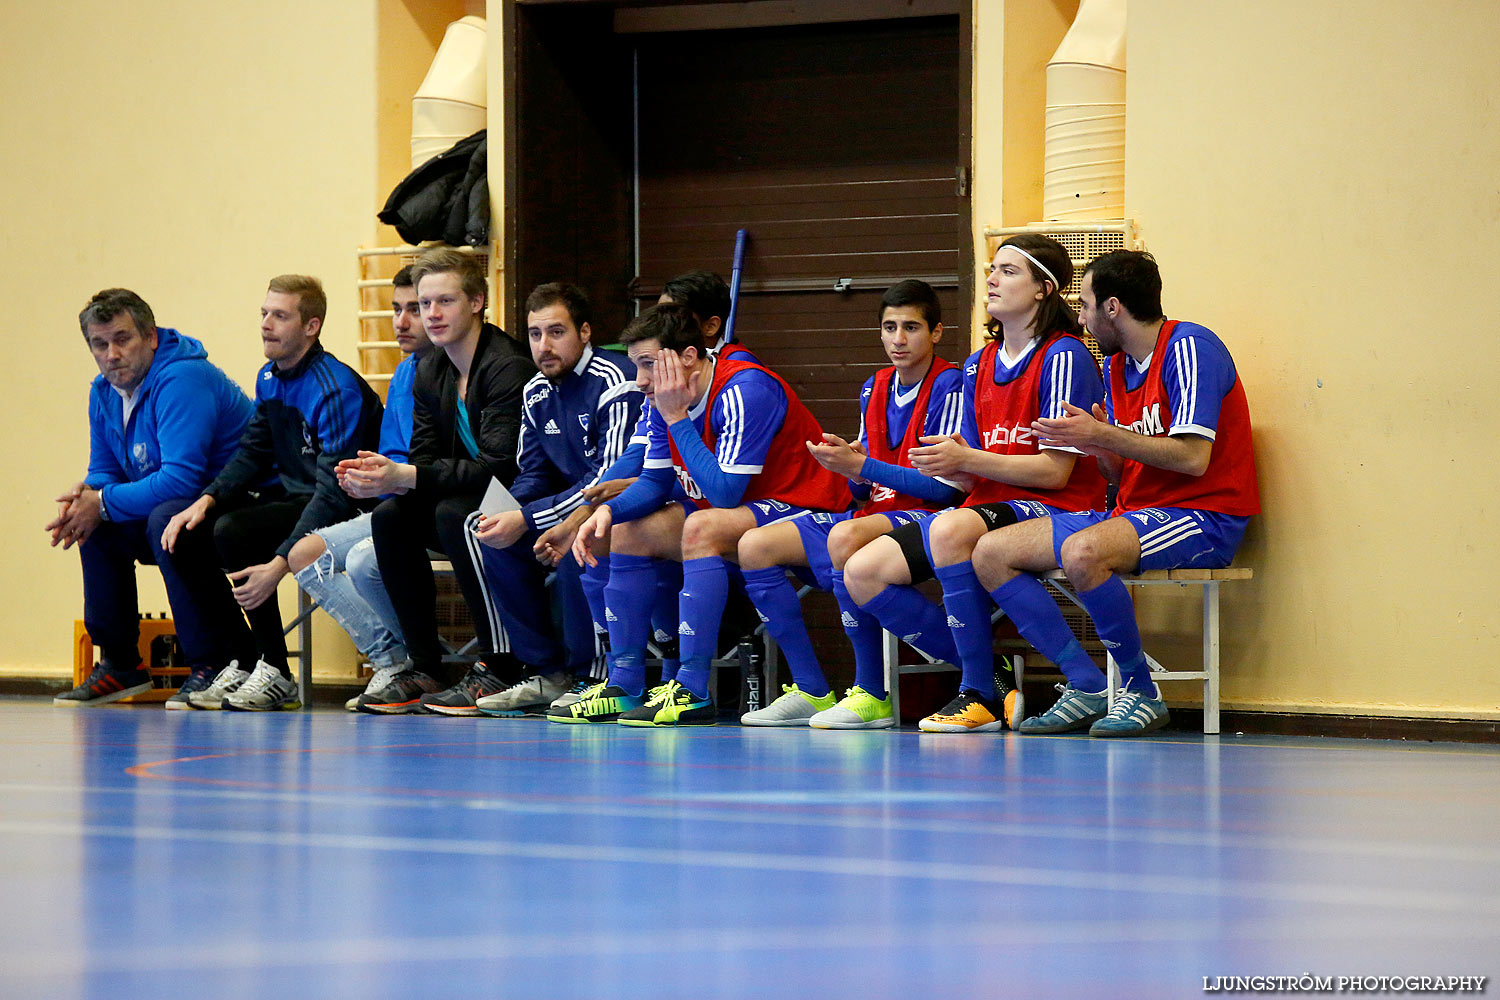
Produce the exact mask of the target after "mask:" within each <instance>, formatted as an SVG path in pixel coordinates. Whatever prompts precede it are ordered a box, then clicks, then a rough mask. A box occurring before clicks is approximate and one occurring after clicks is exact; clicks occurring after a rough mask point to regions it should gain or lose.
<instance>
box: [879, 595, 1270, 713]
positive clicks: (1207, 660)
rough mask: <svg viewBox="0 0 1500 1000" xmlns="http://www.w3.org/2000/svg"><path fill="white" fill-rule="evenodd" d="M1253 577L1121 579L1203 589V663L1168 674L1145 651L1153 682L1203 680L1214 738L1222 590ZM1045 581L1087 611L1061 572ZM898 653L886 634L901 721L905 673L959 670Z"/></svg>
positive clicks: (888, 680)
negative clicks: (903, 661) (904, 661)
mask: <svg viewBox="0 0 1500 1000" xmlns="http://www.w3.org/2000/svg"><path fill="white" fill-rule="evenodd" d="M1254 575H1255V573H1254V571H1253V570H1252V569H1250V568H1249V567H1247V566H1229V567H1226V568H1224V569H1159V570H1147V571H1146V572H1145V573H1139V574H1136V575H1134V576H1122V577H1120V579H1121V580H1122V581H1123V582H1124V584H1125V585H1126V586H1127V587H1180V588H1188V587H1199V588H1201V589H1202V592H1203V659H1202V663H1201V665H1200V666H1199V668H1198V669H1197V670H1169V669H1167V668H1166V667H1165V666H1163V665H1162V664H1161V662H1160V661H1158V660H1157V659H1156V658H1155V657H1154V656H1152V655H1151V653H1150V651H1149V650H1148V651H1146V662H1147V664H1148V665H1149V666H1150V667H1151V677H1152V679H1153V680H1156V681H1202V682H1203V732H1204V733H1205V734H1214V733H1217V732H1218V731H1219V586H1220V584H1223V583H1228V582H1231V581H1235V580H1249V579H1253V578H1254ZM1042 579H1043V580H1044V581H1045V582H1046V583H1047V584H1048V585H1050V586H1051V587H1052V588H1053V589H1055V590H1056V591H1057V592H1058V593H1059V594H1062V595H1063V597H1065V598H1067V599H1068V600H1069V601H1071V602H1072V603H1073V604H1075V605H1077V606H1078V607H1079V608H1082V607H1083V604H1082V603H1081V602H1080V601H1079V600H1078V595H1077V594H1076V593H1075V592H1074V591H1073V589H1072V586H1071V585H1070V584H1069V583H1068V579H1067V577H1066V576H1064V575H1063V572H1062V570H1053V571H1051V572H1050V573H1046V574H1044V575H1043V576H1042ZM1003 615H1004V612H1002V611H1000V610H999V609H998V608H997V609H996V610H995V613H994V615H993V616H992V619H991V620H992V621H997V620H999V619H1000V618H1001V617H1003ZM899 650H900V640H898V639H897V638H896V636H894V635H892V634H891V633H890V632H886V633H885V636H884V654H885V684H886V690H888V691H890V693H891V708H892V710H893V711H894V712H895V713H896V718H897V719H898V720H899V719H900V718H901V714H900V712H901V707H900V694H899V687H900V685H899V675H900V674H901V673H921V672H924V671H932V670H954V669H957V668H956V667H955V666H954V665H953V664H948V663H938V662H927V663H919V664H915V665H904V666H901V665H898V660H897V655H898V653H899ZM1106 657H1107V660H1108V666H1107V669H1106V670H1105V674H1106V675H1107V676H1108V678H1109V701H1110V704H1111V705H1113V704H1114V700H1115V695H1116V693H1117V692H1118V690H1119V684H1120V671H1119V667H1118V666H1116V664H1115V659H1114V656H1113V655H1110V654H1109V653H1108V651H1107V650H1106ZM1014 660H1015V664H1016V681H1017V683H1020V682H1021V681H1022V680H1023V679H1024V678H1025V661H1024V658H1023V657H1020V656H1017V657H1015V658H1014Z"/></svg>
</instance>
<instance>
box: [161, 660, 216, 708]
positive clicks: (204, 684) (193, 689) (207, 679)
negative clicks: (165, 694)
mask: <svg viewBox="0 0 1500 1000" xmlns="http://www.w3.org/2000/svg"><path fill="white" fill-rule="evenodd" d="M221 669H222V668H221V667H198V668H197V669H195V670H194V671H193V672H192V673H190V674H188V679H187V680H185V681H183V682H182V687H180V688H178V689H177V693H176V694H174V695H172V697H170V698H168V699H167V703H166V709H167V711H169V712H173V711H176V712H183V711H186V712H191V711H192V710H193V703H192V702H191V701H189V700H188V699H189V698H191V697H192V696H193V695H195V694H197V693H198V692H199V691H207V690H208V686H209V685H210V684H212V683H213V682H214V678H216V677H218V676H219V671H220V670H221Z"/></svg>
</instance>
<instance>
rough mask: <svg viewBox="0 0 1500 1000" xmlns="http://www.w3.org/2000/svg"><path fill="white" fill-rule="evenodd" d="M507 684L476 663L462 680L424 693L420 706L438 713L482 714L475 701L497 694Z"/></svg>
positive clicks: (482, 665) (481, 664)
mask: <svg viewBox="0 0 1500 1000" xmlns="http://www.w3.org/2000/svg"><path fill="white" fill-rule="evenodd" d="M507 687H509V685H508V684H506V683H505V682H504V681H502V680H501V679H500V678H498V677H496V676H495V675H494V674H492V673H490V671H489V669H488V668H486V667H485V665H484V664H483V663H476V664H474V665H473V666H472V667H470V668H469V672H468V673H466V674H464V676H463V680H461V681H459V682H458V683H457V684H455V685H453V686H452V687H451V688H449V689H448V690H446V691H439V692H437V693H436V694H424V695H423V696H422V707H423V708H425V709H427V711H429V712H436V713H437V714H439V715H483V714H484V713H483V712H481V711H480V710H479V706H478V705H477V704H476V702H478V701H479V699H480V698H483V697H485V696H487V695H492V694H499V693H500V692H501V691H504V690H505V689H506V688H507Z"/></svg>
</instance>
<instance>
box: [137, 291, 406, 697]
mask: <svg viewBox="0 0 1500 1000" xmlns="http://www.w3.org/2000/svg"><path fill="white" fill-rule="evenodd" d="M327 311H328V298H327V295H326V294H325V293H324V291H323V285H322V283H321V282H319V281H318V279H317V278H313V277H309V276H307V275H302V274H283V275H280V276H278V277H275V278H272V279H271V282H270V285H269V287H268V288H267V290H266V298H265V302H264V303H263V304H262V305H261V310H260V317H261V319H260V337H261V344H262V347H263V348H264V350H265V355H266V358H267V359H268V360H267V361H266V364H265V366H264V367H263V368H261V370H260V372H259V374H258V375H257V377H256V380H255V415H254V417H253V418H251V420H250V425H249V427H247V428H246V430H245V434H244V437H242V438H241V439H240V444H239V448H238V449H237V450H236V451H235V453H234V457H233V458H231V459H230V460H229V462H228V464H227V465H225V467H224V471H222V472H221V473H219V475H218V476H217V477H216V478H215V479H214V481H213V482H211V483H209V484H208V487H207V488H206V489H205V490H204V491H203V495H202V496H200V497H199V498H198V499H197V500H195V501H194V502H193V504H192V505H191V506H190V507H188V508H187V509H186V510H184V511H182V512H181V513H180V514H178V515H177V516H176V517H174V518H172V520H171V521H169V522H168V523H167V526H166V528H165V530H163V532H162V545H163V546H164V547H165V548H166V549H167V550H168V551H169V552H172V553H173V554H174V555H175V556H176V558H177V560H178V561H179V563H180V562H181V561H182V560H185V559H190V560H194V561H195V562H197V563H198V564H200V565H202V564H205V563H207V562H210V561H212V562H216V563H217V564H218V565H221V566H222V567H223V568H224V569H226V570H228V571H229V576H230V579H231V580H232V581H234V583H235V587H234V597H235V600H236V601H238V602H239V605H240V607H241V608H243V609H244V611H245V617H246V618H248V619H249V621H250V633H251V634H252V635H253V637H254V645H253V647H252V648H251V649H250V650H248V651H246V652H245V653H244V654H242V657H243V658H240V660H239V662H240V663H249V662H251V660H250V656H251V655H253V656H254V657H255V660H254V663H255V667H254V669H253V670H246V669H245V668H244V667H242V666H238V665H237V666H236V667H234V668H233V669H228V668H226V669H225V670H223V671H221V672H220V673H219V676H218V677H217V678H215V680H214V682H213V683H212V684H210V685H209V686H208V687H207V688H205V689H204V690H202V691H199V692H197V693H195V694H193V695H191V696H189V698H188V701H189V703H190V704H191V705H192V706H193V707H194V708H203V709H217V708H226V709H232V710H235V711H247V712H266V711H278V710H287V709H296V708H300V707H302V701H301V698H300V697H299V694H298V691H297V684H296V682H295V681H293V680H292V672H291V668H290V667H289V666H288V665H287V650H286V637H285V635H284V633H283V632H282V625H281V608H280V606H279V602H278V601H277V598H276V587H277V585H278V584H279V583H280V582H281V578H282V577H284V576H286V574H287V573H288V572H289V571H290V567H289V564H288V562H287V555H288V553H290V552H291V550H292V546H293V545H295V544H296V543H297V541H298V540H299V539H300V538H302V536H304V535H306V534H307V533H308V532H309V531H312V530H313V529H315V528H321V527H324V526H325V525H329V524H337V523H338V522H340V521H345V520H348V519H349V518H351V517H353V516H354V515H356V514H358V513H359V508H358V507H357V506H356V505H355V504H353V503H351V502H350V500H349V497H348V496H346V495H345V494H344V492H343V490H341V489H339V485H338V480H337V478H336V474H335V470H336V468H337V465H338V463H339V462H340V461H341V460H343V459H345V458H352V457H354V455H355V454H356V453H357V452H358V450H359V449H360V448H367V447H370V446H372V445H373V444H374V443H375V442H376V441H377V440H378V437H379V434H380V416H381V405H380V398H379V397H378V396H376V395H375V393H374V391H373V390H372V389H371V388H370V386H369V384H368V383H366V382H365V380H364V379H363V378H362V377H361V376H360V374H359V373H358V372H356V371H355V370H354V369H352V368H350V367H349V366H348V365H346V364H344V363H343V362H342V361H340V360H338V359H337V358H335V357H334V356H333V355H332V354H329V353H328V352H327V351H325V350H323V346H322V344H321V342H320V341H319V334H321V333H322V330H323V319H324V317H325V315H326V314H327ZM207 536H211V537H212V542H213V549H214V550H216V553H211V552H210V550H209V546H208V544H207V543H208V541H209V538H208V537H207Z"/></svg>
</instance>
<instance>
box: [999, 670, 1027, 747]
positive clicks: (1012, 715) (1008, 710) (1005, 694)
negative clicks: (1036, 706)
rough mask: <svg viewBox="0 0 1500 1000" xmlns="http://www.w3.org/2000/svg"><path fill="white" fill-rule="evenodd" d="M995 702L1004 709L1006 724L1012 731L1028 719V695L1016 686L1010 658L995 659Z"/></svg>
mask: <svg viewBox="0 0 1500 1000" xmlns="http://www.w3.org/2000/svg"><path fill="white" fill-rule="evenodd" d="M995 700H996V701H998V702H999V703H1000V704H1001V705H1002V706H1003V707H1004V712H1005V724H1006V726H1008V727H1010V728H1011V729H1015V728H1016V727H1017V726H1019V725H1020V724H1021V720H1022V719H1024V718H1026V695H1025V694H1024V693H1023V692H1022V691H1021V688H1020V686H1019V685H1017V684H1016V672H1015V670H1014V669H1012V667H1011V664H1010V657H1008V656H996V657H995Z"/></svg>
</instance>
